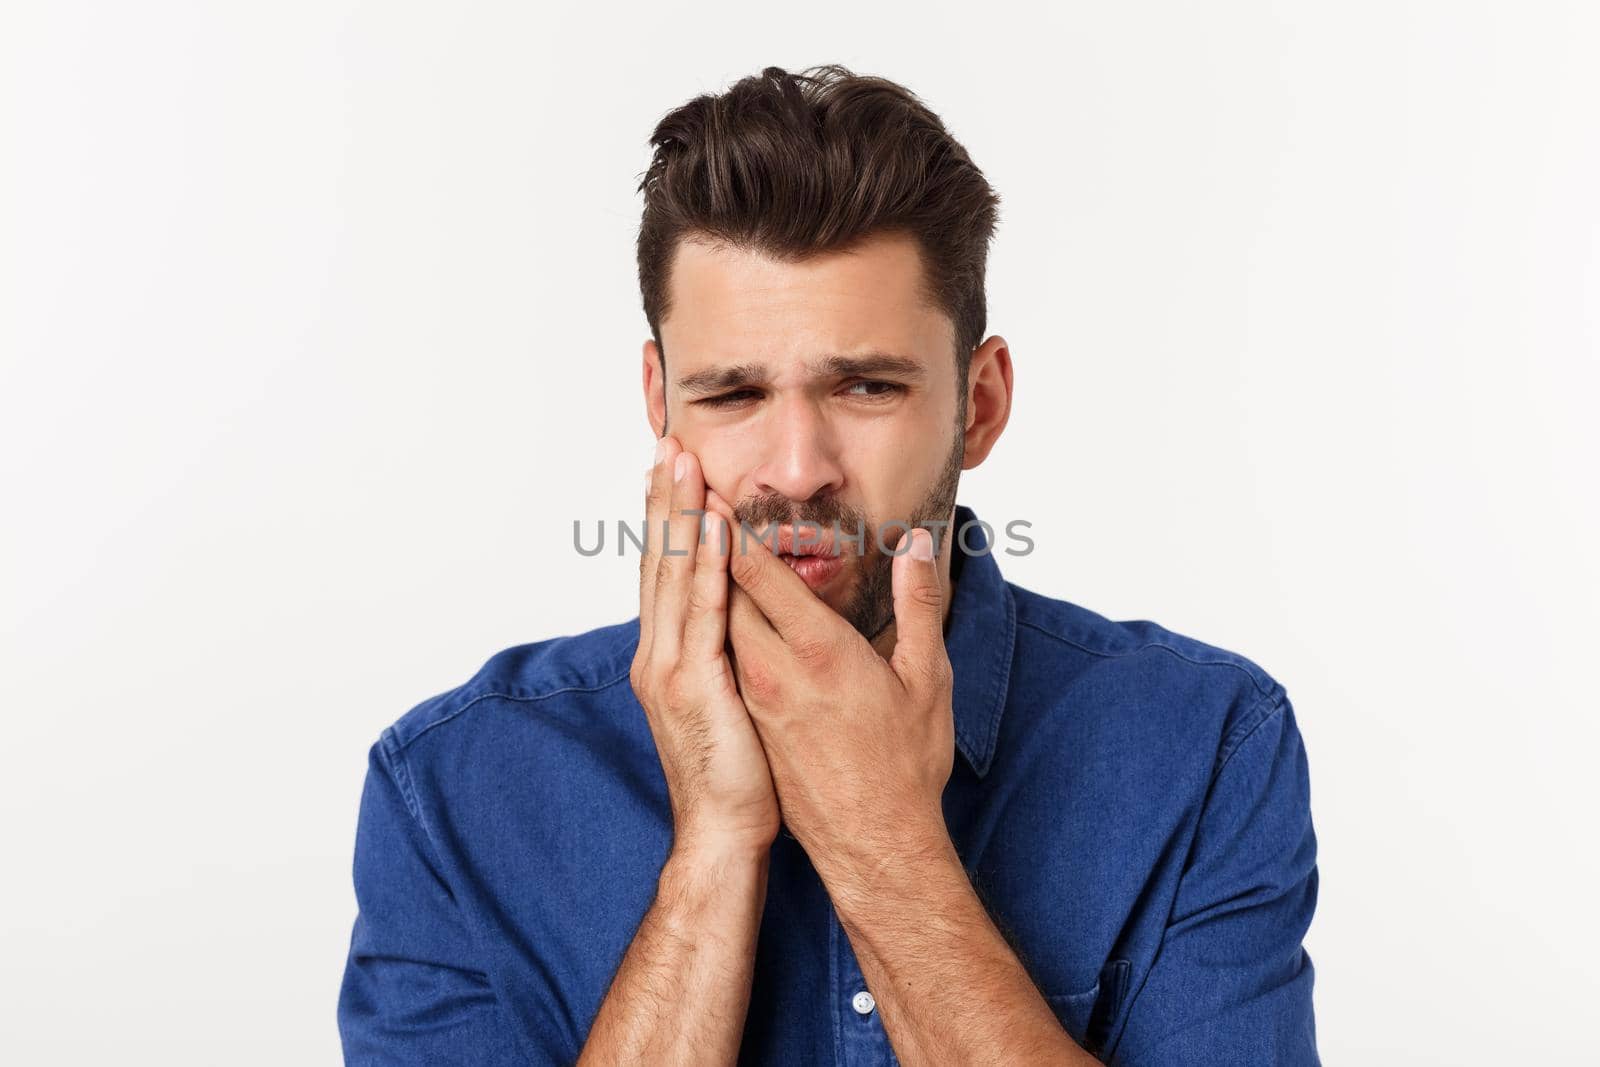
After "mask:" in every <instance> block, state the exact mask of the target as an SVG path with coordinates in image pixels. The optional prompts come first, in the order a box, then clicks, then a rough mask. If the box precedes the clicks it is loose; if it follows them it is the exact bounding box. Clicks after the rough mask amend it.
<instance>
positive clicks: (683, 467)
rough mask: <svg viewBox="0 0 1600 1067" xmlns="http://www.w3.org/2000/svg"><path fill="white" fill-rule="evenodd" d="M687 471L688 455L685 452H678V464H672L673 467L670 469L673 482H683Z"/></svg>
mask: <svg viewBox="0 0 1600 1067" xmlns="http://www.w3.org/2000/svg"><path fill="white" fill-rule="evenodd" d="M688 469H689V454H688V453H687V452H679V453H678V462H677V463H676V464H674V466H673V468H672V480H673V481H675V482H681V481H683V475H684V472H685V471H687V470H688Z"/></svg>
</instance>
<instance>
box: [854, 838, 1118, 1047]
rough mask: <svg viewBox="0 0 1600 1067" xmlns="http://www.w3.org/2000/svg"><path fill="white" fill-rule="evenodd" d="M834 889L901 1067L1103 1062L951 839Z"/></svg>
mask: <svg viewBox="0 0 1600 1067" xmlns="http://www.w3.org/2000/svg"><path fill="white" fill-rule="evenodd" d="M824 880H825V881H830V883H831V884H830V885H829V892H830V894H832V896H833V898H834V908H835V911H836V912H837V913H838V916H839V922H840V925H841V926H842V927H843V928H844V930H845V933H846V934H847V935H848V936H849V938H850V944H851V947H852V948H853V949H854V950H855V955H856V960H857V962H858V963H859V964H860V966H861V973H862V976H863V977H864V978H865V979H866V983H867V988H868V989H869V990H871V992H872V995H873V997H874V999H875V1000H876V1001H877V1010H878V1011H879V1012H880V1013H881V1018H882V1020H883V1026H884V1030H885V1031H886V1032H887V1034H888V1035H889V1040H890V1043H891V1044H892V1045H893V1046H894V1049H895V1053H896V1055H897V1056H898V1057H899V1058H900V1060H901V1061H902V1062H905V1063H916V1064H946V1063H948V1064H966V1063H1016V1064H1046V1063H1048V1064H1093V1063H1095V1062H1097V1061H1096V1060H1094V1058H1093V1057H1091V1056H1090V1055H1089V1054H1088V1053H1087V1052H1084V1051H1083V1050H1082V1049H1080V1048H1079V1047H1078V1046H1077V1045H1076V1044H1075V1043H1074V1042H1073V1041H1072V1039H1071V1038H1070V1037H1069V1036H1068V1035H1067V1033H1066V1031H1065V1030H1064V1029H1063V1028H1062V1026H1061V1024H1060V1022H1059V1021H1058V1020H1057V1018H1056V1016H1055V1013H1054V1011H1052V1010H1051V1008H1050V1005H1049V1004H1048V1003H1046V1001H1045V999H1044V997H1043V996H1042V995H1041V994H1040V992H1039V990H1038V987H1036V986H1035V985H1034V984H1033V980H1032V979H1031V978H1030V977H1029V976H1028V973H1027V971H1026V970H1025V969H1024V967H1023V966H1022V963H1021V962H1020V961H1019V960H1018V959H1017V956H1016V954H1015V953H1014V952H1013V951H1012V950H1011V947H1010V945H1008V944H1007V943H1006V940H1005V938H1004V937H1003V936H1002V935H1001V933H1000V931H999V930H998V929H997V928H996V927H995V925H994V922H993V920H992V919H990V917H989V914H988V912H987V911H986V910H985V909H984V907H983V902H982V901H981V900H980V899H979V898H978V895H977V893H976V891H974V889H973V888H972V883H971V882H970V881H969V880H968V878H967V874H966V871H965V870H964V869H963V868H962V866H961V861H960V858H959V857H958V855H957V854H956V851H955V848H954V846H953V845H952V844H951V843H950V840H949V838H948V836H946V835H944V834H942V833H940V834H939V835H938V836H935V837H929V838H928V839H927V843H926V844H925V845H923V846H921V847H919V848H906V849H896V850H895V852H894V853H892V854H886V855H883V854H881V855H880V856H879V857H877V858H876V859H875V860H874V861H872V862H871V863H870V865H868V864H861V863H858V864H855V865H854V868H853V869H850V870H835V871H834V872H832V874H831V876H830V877H825V879H824Z"/></svg>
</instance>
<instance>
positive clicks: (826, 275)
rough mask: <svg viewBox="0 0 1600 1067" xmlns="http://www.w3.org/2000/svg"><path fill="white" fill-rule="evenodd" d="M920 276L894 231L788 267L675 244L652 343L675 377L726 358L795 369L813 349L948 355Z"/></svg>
mask: <svg viewBox="0 0 1600 1067" xmlns="http://www.w3.org/2000/svg"><path fill="white" fill-rule="evenodd" d="M923 278H924V275H923V262H922V253H921V249H920V247H919V246H918V244H917V241H916V239H915V238H913V237H911V236H909V235H907V234H902V233H889V234H882V235H874V236H872V237H870V238H868V239H867V240H865V241H862V242H861V243H859V244H858V245H856V246H854V247H852V248H850V249H848V250H846V251H839V252H828V253H823V254H820V255H816V256H813V257H811V258H809V259H806V260H804V261H801V262H795V263H787V262H781V261H779V260H775V259H770V258H768V257H766V256H764V255H762V254H760V253H758V252H750V251H742V250H736V249H731V248H718V247H714V246H712V245H711V244H709V243H706V242H702V241H699V240H684V241H682V242H680V243H679V246H678V249H677V251H676V253H675V254H674V258H673V263H672V271H671V277H670V281H669V284H670V286H671V301H670V310H669V311H668V313H667V315H666V317H665V318H664V319H663V320H662V323H661V335H662V336H661V340H662V344H663V345H664V346H665V347H666V352H667V359H668V362H669V365H671V364H676V368H675V369H676V370H680V371H687V370H692V369H695V368H697V367H701V366H706V365H709V364H713V363H721V362H727V361H739V362H745V361H766V362H768V363H770V364H772V365H774V366H775V367H778V366H783V365H790V364H795V365H798V364H799V363H800V362H802V361H808V360H811V359H813V358H814V357H815V356H816V354H817V353H819V352H827V353H835V352H855V351H880V352H892V353H897V354H900V355H904V356H907V357H910V358H915V359H919V360H922V361H928V362H931V361H933V360H935V359H938V358H941V357H942V358H949V351H950V347H951V343H952V342H951V336H952V327H951V324H950V320H949V318H948V316H946V315H945V314H944V313H943V312H942V311H940V310H939V309H938V308H935V307H933V306H932V305H930V304H928V303H927V302H926V299H925V294H924V292H923Z"/></svg>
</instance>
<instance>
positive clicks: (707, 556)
mask: <svg viewBox="0 0 1600 1067" xmlns="http://www.w3.org/2000/svg"><path fill="white" fill-rule="evenodd" d="M705 519H706V522H705V528H704V530H703V531H702V532H701V537H700V545H699V548H698V549H697V554H696V556H695V561H694V578H693V585H692V586H691V588H690V593H689V606H688V616H687V618H686V619H685V621H684V624H683V653H682V655H683V659H684V660H685V661H686V662H698V663H709V662H711V661H713V660H715V659H717V658H718V657H720V656H721V655H722V654H723V642H724V641H725V640H726V638H727V632H728V524H727V522H726V520H724V519H723V517H722V516H721V514H719V513H717V512H715V511H712V510H711V509H710V507H709V502H708V506H707V512H706V517H705Z"/></svg>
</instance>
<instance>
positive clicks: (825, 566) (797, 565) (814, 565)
mask: <svg viewBox="0 0 1600 1067" xmlns="http://www.w3.org/2000/svg"><path fill="white" fill-rule="evenodd" d="M778 558H779V559H781V560H783V562H784V563H787V564H788V565H789V569H790V570H792V571H794V572H795V573H796V574H798V575H799V576H800V578H801V580H802V581H804V582H805V583H806V585H807V586H809V587H810V589H811V591H812V592H814V593H815V592H820V591H821V589H822V587H823V586H825V585H827V584H828V583H829V582H831V581H833V579H834V578H835V577H837V576H838V574H839V572H840V571H842V570H844V560H843V559H841V558H839V557H838V556H820V555H804V556H796V555H780V556H779V557H778Z"/></svg>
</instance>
